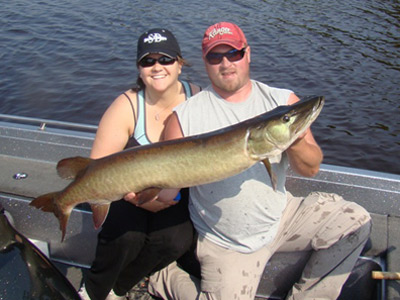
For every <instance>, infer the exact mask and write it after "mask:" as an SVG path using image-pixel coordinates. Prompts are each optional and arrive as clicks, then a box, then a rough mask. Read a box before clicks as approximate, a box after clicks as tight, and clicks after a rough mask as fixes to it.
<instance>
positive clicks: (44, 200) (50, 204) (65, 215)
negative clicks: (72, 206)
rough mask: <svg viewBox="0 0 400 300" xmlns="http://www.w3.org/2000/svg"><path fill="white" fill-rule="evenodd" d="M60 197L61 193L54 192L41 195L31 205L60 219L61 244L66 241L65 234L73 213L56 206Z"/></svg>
mask: <svg viewBox="0 0 400 300" xmlns="http://www.w3.org/2000/svg"><path fill="white" fill-rule="evenodd" d="M59 195H60V192H53V193H48V194H44V195H41V196H39V197H37V198H35V199H33V200H32V201H31V203H29V205H32V206H34V207H36V208H38V209H40V210H42V211H45V212H52V213H53V214H54V215H55V216H56V217H57V219H58V221H59V223H60V230H61V232H62V236H61V242H63V241H64V238H65V232H66V228H67V223H68V219H69V216H70V214H71V211H70V210H68V209H66V210H62V209H60V208H59V206H58V205H57V204H56V201H55V200H56V199H57V198H58V196H59Z"/></svg>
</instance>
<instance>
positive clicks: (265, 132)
mask: <svg viewBox="0 0 400 300" xmlns="http://www.w3.org/2000/svg"><path fill="white" fill-rule="evenodd" d="M323 104H324V97H322V96H317V97H308V98H305V99H302V100H301V101H299V102H297V103H295V104H293V105H284V106H278V107H277V108H275V109H273V110H271V111H269V112H267V113H265V114H262V115H260V116H259V117H258V118H256V119H255V120H257V121H256V123H257V125H255V126H253V127H251V126H250V127H249V129H248V139H247V143H246V144H247V151H248V153H249V155H250V157H252V158H253V159H256V160H263V159H265V158H268V157H272V156H276V155H279V154H280V153H282V152H283V151H285V150H286V149H287V148H288V147H289V146H290V145H291V144H292V143H293V142H294V141H295V140H296V139H297V138H298V137H299V136H300V135H301V134H302V133H304V131H305V130H306V129H307V128H308V127H310V125H311V124H312V123H313V122H314V120H315V119H316V118H317V117H318V115H319V113H320V112H321V110H322V107H323Z"/></svg>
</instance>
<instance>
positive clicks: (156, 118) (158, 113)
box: [154, 100, 176, 121]
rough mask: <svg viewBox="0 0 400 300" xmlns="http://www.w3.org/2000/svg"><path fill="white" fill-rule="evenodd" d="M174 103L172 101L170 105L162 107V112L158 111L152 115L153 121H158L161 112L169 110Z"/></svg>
mask: <svg viewBox="0 0 400 300" xmlns="http://www.w3.org/2000/svg"><path fill="white" fill-rule="evenodd" d="M175 102H176V100H175V101H173V102H172V103H171V104H170V105H168V106H166V107H164V108H163V109H162V110H160V111H159V112H157V113H156V114H155V115H154V119H155V120H156V121H158V120H160V114H161V113H162V112H164V111H165V110H166V109H168V108H170V107H171V106H172V105H173V104H175Z"/></svg>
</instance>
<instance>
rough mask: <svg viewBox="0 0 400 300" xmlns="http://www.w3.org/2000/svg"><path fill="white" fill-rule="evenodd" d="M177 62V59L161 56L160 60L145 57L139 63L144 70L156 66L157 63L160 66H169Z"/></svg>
mask: <svg viewBox="0 0 400 300" xmlns="http://www.w3.org/2000/svg"><path fill="white" fill-rule="evenodd" d="M175 61H176V58H171V57H168V56H161V57H159V58H157V59H156V58H152V57H145V58H143V59H141V60H140V61H139V65H140V66H142V67H143V68H146V67H151V66H154V65H155V63H156V62H158V63H159V64H160V65H163V66H167V65H172V64H173V63H174V62H175Z"/></svg>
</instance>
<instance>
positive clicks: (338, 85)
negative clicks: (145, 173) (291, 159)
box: [0, 0, 400, 174]
mask: <svg viewBox="0 0 400 300" xmlns="http://www.w3.org/2000/svg"><path fill="white" fill-rule="evenodd" d="M2 2H3V3H2V4H1V6H0V28H1V31H0V44H1V47H0V70H1V73H0V74H1V75H0V103H1V106H0V113H6V114H14V115H21V116H31V117H40V118H47V119H56V120H63V121H72V122H84V123H89V124H97V123H98V121H99V119H100V117H101V115H102V113H103V112H104V110H105V109H106V107H107V106H108V105H109V104H110V102H111V101H112V100H113V99H114V98H115V97H117V96H118V95H119V94H120V93H121V92H122V91H125V90H127V89H128V88H129V87H130V86H131V85H132V83H133V82H135V80H136V76H137V71H136V66H135V57H136V41H137V38H138V36H139V35H140V34H141V33H142V32H143V31H145V30H147V29H150V28H153V27H166V28H169V29H170V30H171V31H173V32H174V33H175V35H176V36H177V38H178V40H179V42H180V44H181V48H182V52H183V56H184V57H185V58H186V59H187V60H189V62H190V63H191V64H192V67H190V68H186V69H184V73H183V75H182V78H186V79H189V80H192V81H193V82H196V83H198V84H201V85H202V86H206V85H207V84H208V78H207V75H206V73H205V71H204V66H203V63H202V60H201V47H200V44H201V38H202V35H203V33H204V30H205V29H206V28H207V27H208V26H209V25H211V24H213V23H215V22H218V21H222V20H226V21H232V22H235V23H237V24H239V25H240V26H241V28H242V29H243V31H244V32H245V34H246V36H247V38H248V41H249V43H250V46H251V51H252V52H251V58H252V69H251V71H252V77H253V78H254V79H257V80H260V81H263V82H265V83H267V84H269V85H271V86H276V87H283V88H289V89H292V90H293V91H295V92H296V94H298V95H299V96H306V95H314V94H318V95H324V96H325V98H326V105H325V108H324V109H323V112H322V114H321V116H320V117H319V118H318V119H317V121H316V122H315V123H314V125H313V132H314V134H315V136H316V139H317V141H318V142H319V143H320V145H321V146H322V148H323V150H324V154H325V159H324V163H330V164H338V165H342V166H350V167H357V168H365V169H369V170H376V171H383V172H391V173H397V174H400V164H399V146H400V138H399V136H400V118H399V112H400V102H399V101H400V84H399V83H400V51H399V49H400V2H399V1H361V2H360V1H357V0H348V1H344V0H340V1H311V0H301V1H294V0H288V1H272V0H264V1H249V0H247V1H245V0H236V1H234V0H230V1H210V0H205V1H202V2H201V3H200V1H199V2H197V1H196V2H193V3H191V2H190V1H186V2H182V1H177V0H174V1H168V3H166V2H164V1H134V0H118V1H114V0H97V1H88V0H83V1H82V0H70V1H65V0H64V1H62V0H52V1H49V0H42V1H39V0H13V1H2Z"/></svg>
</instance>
